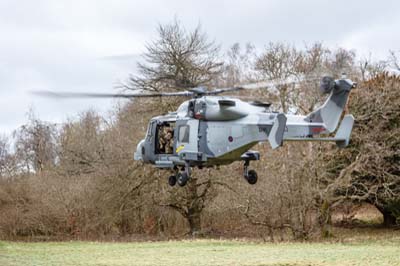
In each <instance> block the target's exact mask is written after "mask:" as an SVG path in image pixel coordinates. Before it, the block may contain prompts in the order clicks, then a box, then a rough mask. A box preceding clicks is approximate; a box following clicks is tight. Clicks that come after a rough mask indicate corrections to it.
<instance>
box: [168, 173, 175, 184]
mask: <svg viewBox="0 0 400 266" xmlns="http://www.w3.org/2000/svg"><path fill="white" fill-rule="evenodd" d="M168 184H169V185H170V186H171V187H173V186H175V184H176V176H174V175H171V176H170V177H168Z"/></svg>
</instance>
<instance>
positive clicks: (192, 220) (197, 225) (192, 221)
mask: <svg viewBox="0 0 400 266" xmlns="http://www.w3.org/2000/svg"><path fill="white" fill-rule="evenodd" d="M188 222H189V228H190V234H191V235H192V236H196V235H198V234H200V233H201V218H200V213H199V212H194V213H192V214H191V215H189V216H188Z"/></svg>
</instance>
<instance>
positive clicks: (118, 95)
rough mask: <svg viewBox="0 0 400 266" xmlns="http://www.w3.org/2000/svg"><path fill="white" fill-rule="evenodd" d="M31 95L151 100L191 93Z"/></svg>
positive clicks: (39, 93)
mask: <svg viewBox="0 0 400 266" xmlns="http://www.w3.org/2000/svg"><path fill="white" fill-rule="evenodd" d="M32 93H33V94H35V95H39V96H43V97H50V98H126V99H131V98H152V97H168V96H183V97H185V96H186V97H190V96H192V95H193V93H192V92H189V91H183V92H163V93H151V94H150V93H146V94H142V93H131V94H124V93H95V92H93V93H92V92H54V91H32Z"/></svg>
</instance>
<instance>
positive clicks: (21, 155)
mask: <svg viewBox="0 0 400 266" xmlns="http://www.w3.org/2000/svg"><path fill="white" fill-rule="evenodd" d="M55 134H56V127H55V125H54V124H50V123H46V122H43V121H40V120H39V119H37V118H36V117H35V115H34V113H33V112H32V111H31V112H30V114H29V123H28V124H26V125H23V126H22V127H21V128H20V129H19V130H17V131H15V132H14V136H15V137H16V142H15V152H16V156H17V158H18V160H19V161H20V163H22V168H24V169H25V170H26V171H28V172H29V171H31V170H34V171H36V172H40V171H42V170H43V169H45V168H49V167H52V166H54V164H55V160H56V144H55V137H56V135H55Z"/></svg>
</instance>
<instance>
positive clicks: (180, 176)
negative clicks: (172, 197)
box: [177, 172, 189, 187]
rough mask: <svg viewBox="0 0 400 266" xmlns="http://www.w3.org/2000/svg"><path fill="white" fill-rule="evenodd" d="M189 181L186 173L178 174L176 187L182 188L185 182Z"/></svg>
mask: <svg viewBox="0 0 400 266" xmlns="http://www.w3.org/2000/svg"><path fill="white" fill-rule="evenodd" d="M188 180H189V176H188V175H187V173H186V172H183V173H179V174H178V180H177V181H178V185H179V186H181V187H183V186H185V185H186V183H187V181H188Z"/></svg>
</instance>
